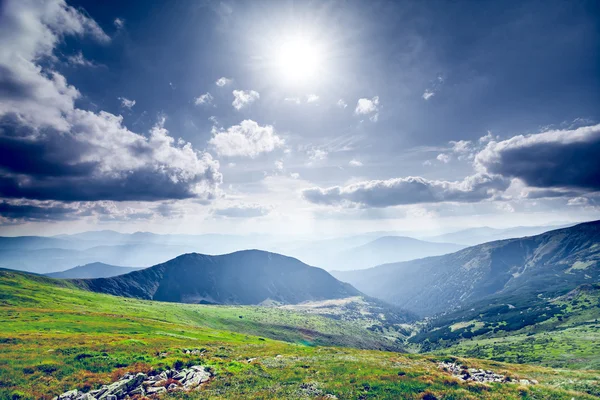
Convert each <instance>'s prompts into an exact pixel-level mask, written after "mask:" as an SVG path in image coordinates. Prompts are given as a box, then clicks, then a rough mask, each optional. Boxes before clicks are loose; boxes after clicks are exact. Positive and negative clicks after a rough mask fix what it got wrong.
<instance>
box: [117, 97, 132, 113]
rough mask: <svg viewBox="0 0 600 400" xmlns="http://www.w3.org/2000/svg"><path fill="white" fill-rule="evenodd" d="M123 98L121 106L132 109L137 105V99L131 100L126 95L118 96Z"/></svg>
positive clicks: (120, 98)
mask: <svg viewBox="0 0 600 400" xmlns="http://www.w3.org/2000/svg"><path fill="white" fill-rule="evenodd" d="M118 99H119V100H121V107H123V108H127V109H129V110H131V109H132V108H133V106H135V100H130V99H128V98H126V97H118Z"/></svg>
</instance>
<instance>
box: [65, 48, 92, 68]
mask: <svg viewBox="0 0 600 400" xmlns="http://www.w3.org/2000/svg"><path fill="white" fill-rule="evenodd" d="M67 61H68V63H69V64H71V65H76V66H81V67H97V66H98V64H96V63H95V62H93V61H90V60H88V59H87V58H85V57H84V56H83V53H82V52H81V51H80V52H79V53H77V54H74V55H71V56H68V57H67Z"/></svg>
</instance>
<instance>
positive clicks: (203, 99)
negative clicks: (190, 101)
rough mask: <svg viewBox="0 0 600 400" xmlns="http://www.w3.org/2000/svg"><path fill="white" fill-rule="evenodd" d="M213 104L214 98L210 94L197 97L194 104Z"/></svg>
mask: <svg viewBox="0 0 600 400" xmlns="http://www.w3.org/2000/svg"><path fill="white" fill-rule="evenodd" d="M212 102H213V96H212V94H210V93H209V92H206V93H204V94H201V95H200V96H198V97H196V99H195V100H194V104H196V105H197V106H200V105H211V104H212Z"/></svg>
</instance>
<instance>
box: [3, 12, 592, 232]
mask: <svg viewBox="0 0 600 400" xmlns="http://www.w3.org/2000/svg"><path fill="white" fill-rule="evenodd" d="M120 3H123V4H120ZM0 4H1V10H0V234H44V233H47V234H50V233H62V232H76V231H82V230H90V229H116V230H120V231H124V232H131V231H136V230H149V231H154V232H182V233H201V232H230V233H251V232H272V233H278V234H279V233H281V234H296V233H298V234H313V235H321V234H346V233H352V232H361V231H374V230H395V229H397V230H411V229H414V230H428V229H431V230H448V229H455V228H464V227H468V226H483V225H488V226H497V227H507V226H517V225H541V224H551V223H563V222H569V221H581V220H590V219H598V218H600V212H599V211H600V195H599V191H600V157H598V154H600V74H599V73H598V71H600V50H599V49H600V5H599V3H598V2H597V1H593V0H591V1H585V0H578V1H544V2H541V1H502V2H498V1H493V2H492V1H490V2H487V1H479V2H473V1H452V2H450V1H427V2H423V1H313V2H309V1H258V0H257V1H254V0H253V1H240V2H237V1H229V0H226V1H214V2H213V1H193V0H190V1H177V2H171V1H168V2H167V1H165V2H162V4H161V2H152V6H150V2H147V1H138V2H135V1H130V2H98V1H92V0H89V1H68V2H65V1H60V0H47V1H41V0H40V1H27V0H4V1H2V2H1V3H0Z"/></svg>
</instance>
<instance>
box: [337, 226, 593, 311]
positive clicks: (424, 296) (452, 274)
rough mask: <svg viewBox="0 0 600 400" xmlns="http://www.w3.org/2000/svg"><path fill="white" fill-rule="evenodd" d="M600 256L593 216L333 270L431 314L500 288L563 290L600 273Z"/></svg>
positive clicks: (365, 288)
mask: <svg viewBox="0 0 600 400" xmlns="http://www.w3.org/2000/svg"><path fill="white" fill-rule="evenodd" d="M599 260H600V221H591V222H587V223H582V224H578V225H575V226H573V227H568V228H561V229H557V230H553V231H549V232H546V233H542V234H540V235H536V236H530V237H525V238H515V239H505V240H501V241H495V242H489V243H484V244H481V245H476V246H472V247H468V248H466V249H463V250H460V251H458V252H455V253H452V254H447V255H443V256H436V257H427V258H423V259H418V260H412V261H405V262H400V263H391V264H384V265H380V266H377V267H374V268H370V269H367V270H360V271H349V272H344V271H333V272H332V274H333V275H334V276H336V277H337V278H338V279H340V280H343V281H346V282H349V283H351V284H353V285H355V286H356V287H357V288H358V289H359V290H361V291H363V292H364V293H366V294H368V295H373V296H377V297H379V298H381V299H382V300H384V301H387V302H390V303H393V304H397V305H401V306H402V307H404V308H407V309H409V310H411V311H413V312H416V313H418V314H420V315H422V316H428V315H433V314H436V313H439V312H443V311H448V310H451V309H453V308H456V307H459V306H462V305H467V304H468V303H470V302H475V301H478V300H481V299H484V298H486V297H488V296H491V295H494V294H497V293H500V292H503V293H508V292H535V291H538V293H539V292H548V293H552V292H554V293H556V294H560V292H564V291H567V290H570V289H573V288H574V287H575V286H577V285H578V284H582V283H586V280H588V279H593V277H594V276H595V277H596V279H598V271H599V269H600V267H599ZM586 276H588V277H589V278H586Z"/></svg>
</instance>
